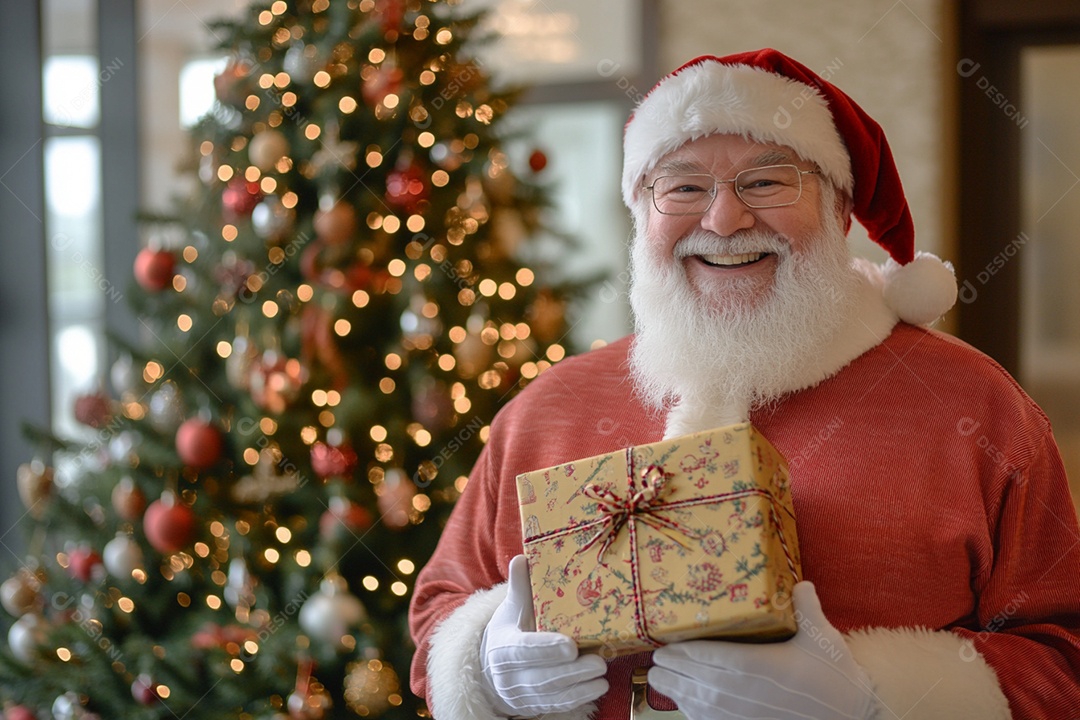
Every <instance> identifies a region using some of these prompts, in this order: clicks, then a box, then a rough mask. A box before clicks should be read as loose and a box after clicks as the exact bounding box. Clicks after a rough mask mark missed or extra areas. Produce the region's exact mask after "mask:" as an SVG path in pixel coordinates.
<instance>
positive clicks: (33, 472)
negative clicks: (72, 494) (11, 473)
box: [15, 460, 53, 520]
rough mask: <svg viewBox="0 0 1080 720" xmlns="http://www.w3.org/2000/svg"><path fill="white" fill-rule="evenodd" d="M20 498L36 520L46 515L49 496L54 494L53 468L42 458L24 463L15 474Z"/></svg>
mask: <svg viewBox="0 0 1080 720" xmlns="http://www.w3.org/2000/svg"><path fill="white" fill-rule="evenodd" d="M15 481H16V484H17V485H18V488H19V498H20V499H21V500H22V501H23V505H25V506H26V510H27V512H29V513H30V516H31V517H33V518H34V519H35V520H40V519H41V518H42V516H44V515H45V508H46V506H47V505H48V502H47V501H48V499H49V496H50V495H51V494H52V487H53V469H52V468H51V467H49V466H47V465H46V464H45V463H43V462H42V461H41V460H34V461H32V462H28V463H23V464H22V465H20V466H19V469H18V471H17V473H16V475H15Z"/></svg>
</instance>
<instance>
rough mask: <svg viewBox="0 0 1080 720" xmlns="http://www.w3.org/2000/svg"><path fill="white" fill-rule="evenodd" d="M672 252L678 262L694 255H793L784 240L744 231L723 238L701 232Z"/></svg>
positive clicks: (683, 240)
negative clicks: (761, 253) (760, 253)
mask: <svg viewBox="0 0 1080 720" xmlns="http://www.w3.org/2000/svg"><path fill="white" fill-rule="evenodd" d="M672 252H673V255H674V256H675V259H676V260H682V259H683V258H687V257H691V256H693V255H743V254H746V253H758V252H763V253H774V254H776V255H780V256H782V257H786V256H787V255H790V254H791V246H790V245H788V243H787V241H785V240H784V239H783V238H781V237H779V236H777V235H773V234H770V233H763V232H758V231H743V232H739V233H736V234H734V235H731V236H728V237H721V236H719V235H715V234H713V233H710V232H707V231H703V230H699V231H696V232H693V233H691V234H690V235H687V236H686V237H684V238H682V239H681V240H679V241H678V242H677V243H675V247H674V249H673V251H672Z"/></svg>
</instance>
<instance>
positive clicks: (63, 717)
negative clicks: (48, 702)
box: [52, 692, 86, 720]
mask: <svg viewBox="0 0 1080 720" xmlns="http://www.w3.org/2000/svg"><path fill="white" fill-rule="evenodd" d="M52 714H53V720H79V719H80V718H85V716H86V711H85V710H83V706H82V703H80V702H79V696H78V695H76V694H75V693H73V692H66V693H64V694H63V695H61V696H59V697H58V698H56V700H54V701H53V705H52Z"/></svg>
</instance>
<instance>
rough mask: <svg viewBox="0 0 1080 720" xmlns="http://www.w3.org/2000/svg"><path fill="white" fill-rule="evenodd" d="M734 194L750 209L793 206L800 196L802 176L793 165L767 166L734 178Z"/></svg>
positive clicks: (745, 171)
mask: <svg viewBox="0 0 1080 720" xmlns="http://www.w3.org/2000/svg"><path fill="white" fill-rule="evenodd" d="M735 192H736V193H738V194H739V197H740V198H742V201H743V202H744V203H746V204H747V205H749V206H750V207H777V206H779V205H793V204H794V203H796V202H798V200H799V196H800V195H801V194H802V175H800V174H799V168H797V167H795V166H794V165H769V166H768V167H760V168H751V169H749V170H743V171H742V172H741V173H739V174H738V175H736V176H735Z"/></svg>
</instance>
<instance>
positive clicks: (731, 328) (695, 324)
mask: <svg viewBox="0 0 1080 720" xmlns="http://www.w3.org/2000/svg"><path fill="white" fill-rule="evenodd" d="M823 208H831V203H830V202H828V199H827V198H826V202H824V203H823ZM822 214H823V217H824V220H823V228H822V231H821V233H820V234H819V235H818V236H817V237H813V238H808V242H807V243H806V245H805V247H806V248H807V250H805V251H802V252H800V253H798V254H795V253H793V252H792V249H791V247H790V245H789V243H788V242H787V241H786V240H785V239H783V238H782V237H779V236H776V235H774V234H772V233H768V232H762V231H760V230H755V229H751V230H747V231H741V232H738V233H736V234H734V235H732V236H730V237H720V236H718V235H715V234H713V233H709V232H706V231H700V230H699V231H698V232H695V233H691V234H690V235H688V236H686V237H684V238H682V239H681V240H680V241H679V242H678V243H677V244H676V247H675V251H674V257H658V256H657V253H656V252H655V250H654V249H653V248H655V247H656V245H655V244H652V243H649V242H647V238H646V237H645V231H644V230H643V226H644V223H639V224H638V230H637V231H636V235H635V239H634V245H633V248H632V251H631V287H630V304H631V307H632V309H633V312H634V324H635V329H636V337H635V339H634V342H633V346H632V348H631V353H630V367H631V372H632V375H633V378H634V382H635V385H636V388H637V391H638V393H639V394H640V395H641V397H642V399H643V400H644V401H645V402H646V404H648V405H650V406H652V407H653V408H655V409H657V410H664V409H667V408H671V412H670V413H669V414H668V419H667V427H666V429H665V437H673V436H676V435H684V434H687V433H689V432H696V431H700V430H705V429H709V428H713V427H720V426H723V425H730V424H732V423H737V422H744V421H745V420H747V419H748V416H749V412H750V409H751V408H752V407H757V406H760V405H763V404H766V403H768V402H770V401H773V400H776V399H777V398H779V397H780V396H782V395H784V394H786V393H788V392H791V391H793V390H797V389H800V386H799V381H797V380H796V378H800V377H805V375H806V373H805V369H806V366H807V364H810V363H815V361H817V360H818V359H819V358H820V357H821V356H822V355H823V354H824V352H825V350H826V348H827V347H828V346H829V344H830V343H831V342H832V341H833V340H834V339H835V338H836V336H837V333H838V332H839V331H840V330H841V328H842V327H843V326H844V325H845V324H847V323H849V322H850V321H851V320H852V319H853V318H854V316H855V315H856V313H857V312H858V295H859V287H860V280H859V274H858V271H857V270H856V269H855V268H854V267H853V265H852V259H851V256H850V254H849V252H848V249H847V241H846V238H845V237H844V232H843V230H842V228H841V227H840V221H839V219H838V218H837V217H836V215H835V213H831V212H823V213H822ZM761 251H764V252H771V253H775V254H776V255H777V265H776V275H775V279H774V283H773V285H772V287H771V288H769V289H768V290H767V291H766V296H765V297H755V295H756V294H757V293H759V292H760V291H759V290H757V287H758V286H756V285H754V286H746V287H739V285H738V284H735V283H732V285H731V287H730V288H728V289H726V290H725V291H724V293H725V296H724V302H723V303H722V307H710V306H708V305H707V299H706V298H705V297H703V296H702V295H700V294H699V293H698V292H697V291H695V289H694V288H693V287H692V286H691V284H690V283H689V281H688V279H687V276H686V273H685V270H684V266H683V263H682V259H683V258H685V257H687V256H690V255H699V254H705V253H717V254H724V255H737V254H740V253H747V252H761ZM673 405H674V407H672V406H673Z"/></svg>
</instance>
